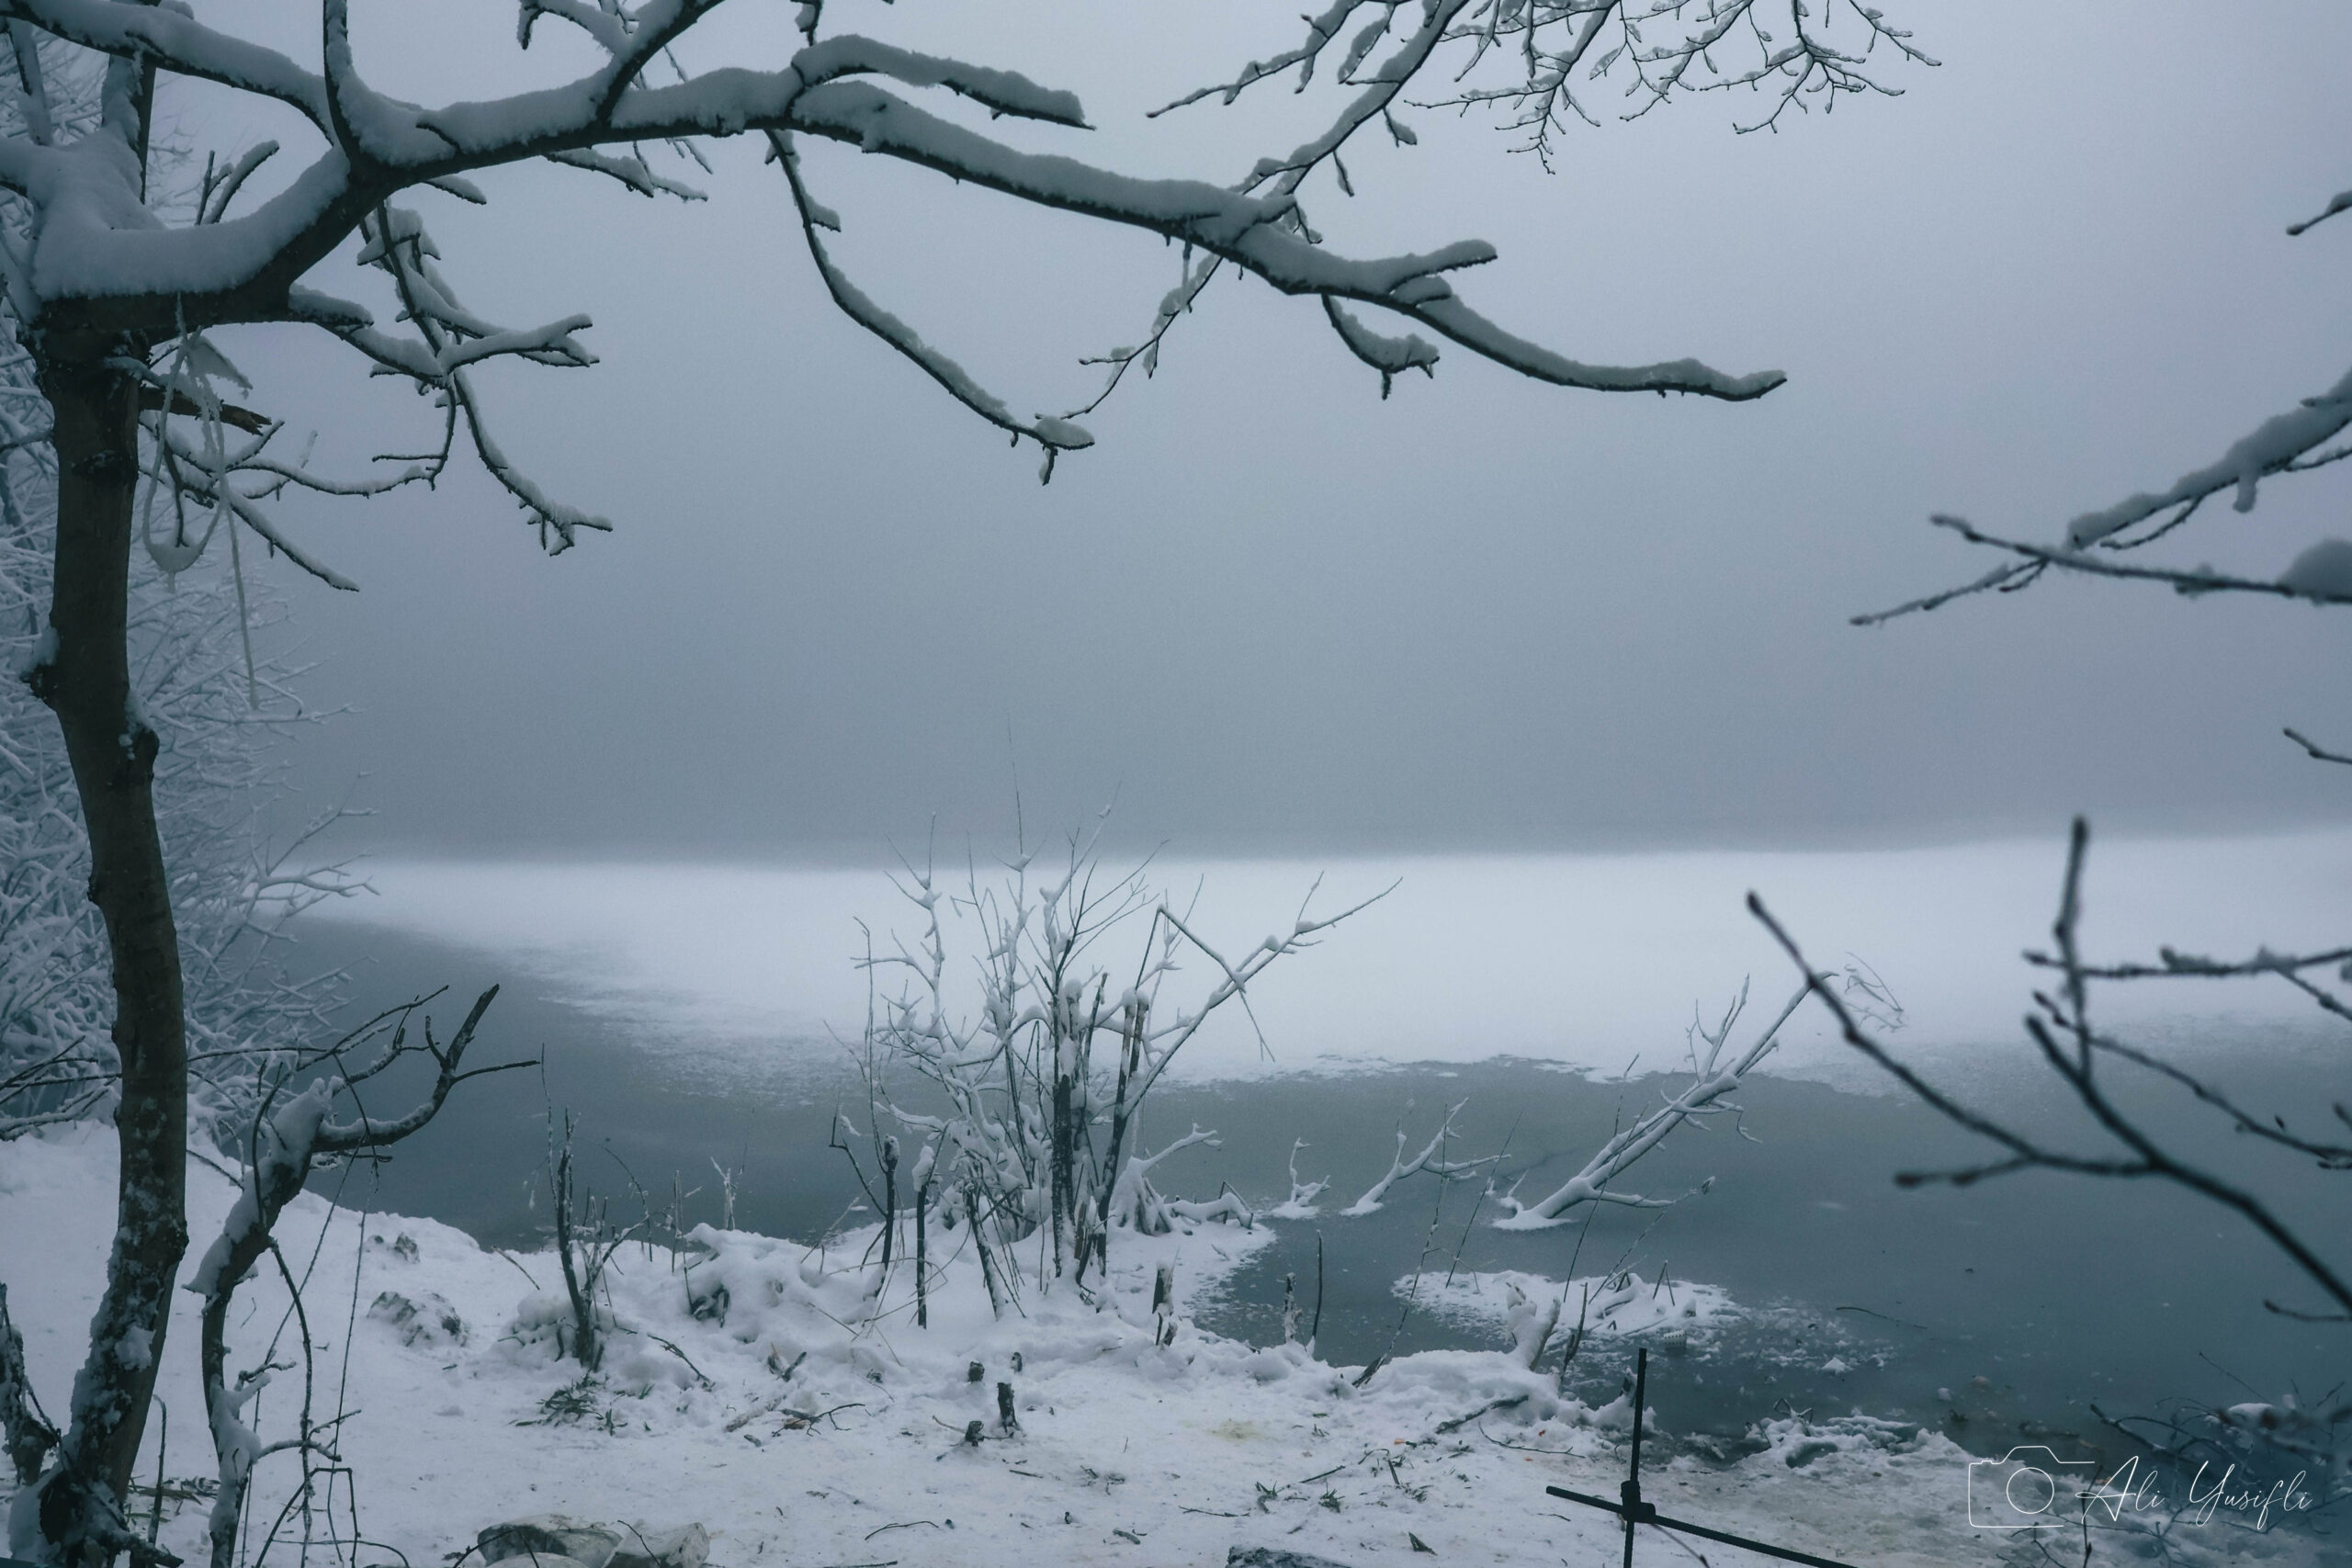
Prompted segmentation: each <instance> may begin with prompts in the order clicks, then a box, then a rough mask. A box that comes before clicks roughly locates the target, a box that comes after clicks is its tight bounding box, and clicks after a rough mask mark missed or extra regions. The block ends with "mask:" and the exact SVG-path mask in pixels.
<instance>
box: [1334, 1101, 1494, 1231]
mask: <svg viewBox="0 0 2352 1568" xmlns="http://www.w3.org/2000/svg"><path fill="white" fill-rule="evenodd" d="M1469 1103H1470V1102H1469V1101H1468V1100H1456V1101H1455V1102H1454V1103H1453V1105H1452V1106H1451V1107H1450V1108H1448V1110H1447V1111H1446V1113H1445V1119H1444V1120H1443V1121H1442V1122H1439V1123H1438V1126H1437V1131H1436V1132H1435V1133H1433V1134H1430V1141H1429V1142H1428V1144H1426V1145H1423V1146H1422V1149H1421V1152H1420V1153H1419V1154H1417V1155H1415V1156H1413V1157H1412V1158H1410V1159H1407V1158H1406V1157H1405V1126H1404V1123H1403V1122H1398V1123H1397V1154H1396V1157H1394V1158H1393V1159H1391V1160H1390V1161H1389V1162H1388V1174H1387V1175H1385V1176H1384V1177H1382V1178H1381V1179H1379V1180H1377V1181H1375V1182H1374V1183H1373V1184H1372V1186H1371V1187H1370V1188H1368V1189H1366V1190H1365V1191H1364V1195H1363V1197H1361V1198H1359V1199H1357V1200H1356V1201H1354V1202H1352V1203H1351V1204H1349V1205H1348V1206H1347V1207H1346V1208H1344V1209H1342V1210H1340V1217H1341V1218H1342V1219H1350V1220H1354V1219H1361V1218H1363V1216H1364V1215H1366V1214H1375V1213H1379V1212H1380V1201H1381V1200H1382V1199H1384V1198H1385V1197H1387V1196H1388V1190H1389V1189H1390V1188H1392V1187H1394V1186H1396V1185H1397V1183H1398V1182H1400V1181H1402V1180H1404V1179H1406V1178H1407V1177H1408V1176H1418V1175H1419V1174H1420V1173H1421V1172H1423V1171H1427V1172H1429V1174H1430V1175H1431V1176H1434V1177H1436V1178H1437V1179H1439V1180H1440V1181H1442V1182H1443V1181H1459V1180H1461V1179H1464V1177H1469V1176H1475V1175H1476V1174H1477V1173H1478V1172H1479V1171H1482V1170H1484V1169H1486V1168H1487V1167H1488V1166H1490V1165H1492V1164H1494V1163H1495V1162H1496V1161H1497V1160H1498V1159H1500V1158H1501V1157H1502V1156H1500V1155H1487V1156H1482V1157H1480V1158H1478V1159H1458V1160H1449V1159H1447V1158H1446V1157H1445V1154H1444V1151H1445V1145H1446V1144H1447V1142H1448V1141H1449V1140H1451V1139H1452V1138H1453V1119H1454V1118H1455V1117H1456V1116H1459V1115H1461V1114H1462V1108H1463V1107H1464V1106H1465V1105H1467V1104H1469ZM1296 1186H1297V1183H1296V1181H1295V1180H1294V1181H1293V1183H1292V1187H1293V1189H1294V1191H1295V1189H1296Z"/></svg>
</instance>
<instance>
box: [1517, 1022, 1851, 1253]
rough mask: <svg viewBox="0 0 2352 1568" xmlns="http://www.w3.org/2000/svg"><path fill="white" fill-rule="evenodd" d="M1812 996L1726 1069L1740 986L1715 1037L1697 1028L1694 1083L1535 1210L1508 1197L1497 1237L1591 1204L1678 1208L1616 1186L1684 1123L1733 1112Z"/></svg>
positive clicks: (1621, 1134) (1626, 1131)
mask: <svg viewBox="0 0 2352 1568" xmlns="http://www.w3.org/2000/svg"><path fill="white" fill-rule="evenodd" d="M1811 989H1812V987H1798V988H1797V991H1796V993H1795V994H1794V995H1792V997H1790V998H1789V999H1788V1003H1787V1005H1786V1006H1784V1007H1782V1008H1781V1011H1780V1014H1779V1016H1778V1017H1776V1018H1774V1019H1773V1020H1772V1021H1771V1023H1770V1026H1768V1027H1767V1028H1766V1029H1765V1030H1764V1032H1762V1033H1760V1034H1758V1036H1757V1037H1756V1039H1755V1040H1754V1041H1752V1042H1751V1043H1749V1044H1748V1046H1747V1049H1746V1050H1745V1051H1743V1052H1741V1053H1740V1054H1739V1055H1737V1056H1736V1058H1734V1059H1733V1060H1731V1061H1730V1062H1728V1063H1726V1062H1725V1061H1724V1047H1725V1044H1726V1043H1727V1042H1728V1041H1729V1040H1730V1039H1731V1032H1732V1027H1733V1025H1735V1024H1736V1023H1737V1022H1738V1021H1739V1015H1740V1013H1741V1012H1742V1011H1743V1010H1745V1009H1746V1007H1747V987H1746V986H1745V985H1743V986H1741V987H1740V989H1739V995H1738V996H1737V997H1736V998H1734V999H1733V1001H1732V1003H1731V1006H1730V1007H1729V1008H1727V1009H1726V1010H1724V1016H1723V1020H1722V1021H1721V1022H1719V1023H1717V1024H1716V1026H1715V1027H1714V1028H1713V1030H1709V1029H1706V1028H1705V1027H1703V1026H1702V1025H1700V1024H1695V1023H1694V1024H1693V1025H1692V1027H1691V1034H1692V1040H1691V1082H1690V1083H1688V1084H1687V1085H1685V1086H1684V1087H1683V1088H1682V1089H1681V1090H1680V1091H1679V1092H1678V1093H1676V1094H1674V1095H1672V1096H1670V1097H1668V1098H1667V1099H1666V1100H1665V1102H1664V1103H1663V1104H1661V1105H1659V1106H1658V1107H1657V1109H1656V1110H1654V1111H1650V1112H1649V1113H1648V1114H1647V1115H1645V1116H1643V1117H1642V1118H1641V1119H1640V1120H1638V1121H1636V1122H1634V1124H1633V1125H1632V1126H1630V1127H1623V1128H1620V1129H1619V1130H1618V1131H1617V1132H1616V1133H1615V1134H1613V1135H1612V1136H1611V1138H1610V1139H1609V1141H1608V1142H1607V1143H1605V1144H1603V1145H1601V1146H1600V1149H1599V1150H1598V1151H1597V1152H1595V1153H1594V1155H1593V1156H1592V1157H1591V1158H1589V1159H1588V1160H1586V1161H1585V1163H1584V1165H1583V1167H1582V1168H1580V1169H1578V1170H1577V1173H1576V1174H1575V1175H1574V1176H1572V1177H1570V1178H1568V1179H1567V1180H1566V1181H1565V1182H1562V1183H1561V1184H1560V1185H1559V1187H1557V1188H1556V1189H1555V1190H1553V1191H1552V1192H1551V1193H1549V1194H1548V1195H1546V1196H1545V1197H1544V1198H1541V1199H1539V1200H1537V1201H1535V1202H1532V1203H1521V1201H1519V1200H1518V1199H1516V1198H1512V1197H1509V1196H1506V1197H1505V1198H1504V1199H1503V1204H1504V1208H1505V1211H1506V1212H1505V1213H1504V1214H1503V1216H1502V1217H1501V1218H1499V1219H1498V1220H1497V1221H1496V1222H1495V1225H1496V1227H1497V1228H1498V1229H1500V1230H1539V1229H1542V1228H1543V1227H1544V1226H1547V1225H1556V1224H1566V1223H1567V1221H1568V1220H1569V1219H1570V1218H1571V1217H1573V1215H1574V1213H1575V1212H1576V1210H1577V1208H1579V1207H1581V1206H1583V1205H1585V1204H1588V1203H1617V1204H1622V1205H1623V1206H1625V1207H1627V1208H1636V1209H1659V1208H1665V1207H1667V1206H1668V1205H1669V1204H1671V1203H1673V1202H1674V1201H1675V1200H1673V1199H1671V1198H1645V1197H1643V1196H1640V1195H1639V1194H1636V1193H1631V1192H1622V1191H1617V1190H1613V1189H1612V1188H1611V1183H1612V1182H1614V1181H1615V1180H1617V1179H1618V1178H1619V1177H1621V1176H1623V1175H1624V1174H1625V1172H1626V1171H1628V1170H1630V1169H1632V1168H1633V1167H1634V1165H1635V1164H1636V1163H1637V1162H1639V1161H1640V1160H1641V1158H1642V1157H1643V1156H1645V1155H1646V1154H1648V1153H1649V1152H1650V1151H1651V1150H1652V1149H1654V1148H1656V1147H1657V1145H1660V1144H1661V1143H1664V1142H1665V1141H1666V1139H1667V1137H1668V1134H1671V1133H1673V1131H1674V1130H1675V1129H1676V1128H1678V1127H1679V1126H1681V1125H1682V1124H1683V1123H1684V1122H1691V1121H1694V1120H1703V1119H1705V1118H1707V1117H1710V1116H1713V1115H1716V1114H1719V1113H1720V1112H1722V1111H1727V1110H1733V1109H1736V1108H1735V1107H1734V1106H1732V1105H1731V1103H1730V1101H1729V1100H1728V1099H1727V1098H1726V1097H1728V1096H1730V1095H1732V1094H1734V1093H1736V1092H1737V1091H1738V1089H1739V1087H1740V1085H1741V1084H1742V1083H1743V1082H1744V1081H1746V1079H1747V1075H1748V1074H1749V1073H1750V1072H1752V1071H1754V1070H1755V1068H1756V1066H1757V1064H1758V1063H1759V1062H1761V1061H1762V1060H1763V1059H1764V1058H1765V1057H1766V1056H1768V1055H1771V1052H1772V1049H1773V1047H1774V1046H1776V1045H1778V1044H1779V1043H1780V1039H1781V1025H1782V1024H1784V1023H1786V1022H1788V1021H1789V1015H1790V1014H1792V1013H1793V1012H1795V1011H1796V1010H1797V1004H1798V1003H1800V1002H1802V1001H1804V998H1805V997H1806V996H1807V994H1808V993H1809V992H1810V990H1811ZM1702 1046H1703V1047H1704V1050H1703V1051H1702V1049H1701V1047H1702ZM1710 1180H1711V1181H1712V1178H1711V1179H1710ZM1702 1190H1703V1189H1702Z"/></svg>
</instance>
